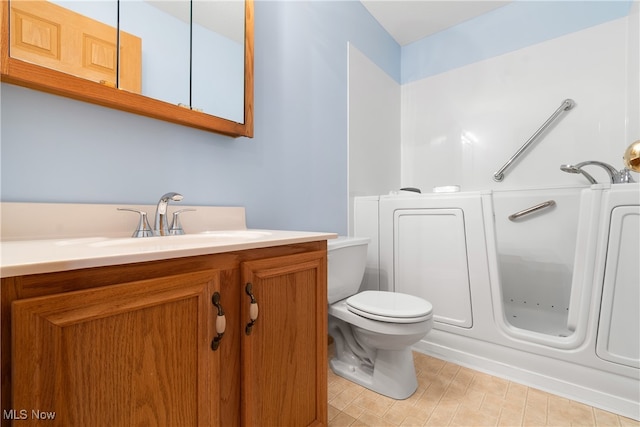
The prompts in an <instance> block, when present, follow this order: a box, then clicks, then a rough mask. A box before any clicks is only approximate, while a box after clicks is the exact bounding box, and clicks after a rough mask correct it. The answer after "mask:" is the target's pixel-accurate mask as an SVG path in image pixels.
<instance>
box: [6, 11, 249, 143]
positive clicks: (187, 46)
mask: <svg viewBox="0 0 640 427" xmlns="http://www.w3.org/2000/svg"><path fill="white" fill-rule="evenodd" d="M1 12H2V17H1V18H2V21H1V22H2V45H1V50H2V51H1V55H2V68H1V72H2V73H1V74H2V81H5V82H8V83H13V84H18V85H22V86H25V87H30V88H33V89H38V90H43V91H47V92H50V93H54V94H57V95H62V96H67V97H71V98H74V99H78V100H82V101H87V102H92V103H96V104H99V105H103V106H107V107H111V108H116V109H120V110H123V111H127V112H132V113H137V114H141V115H145V116H149V117H153V118H157V119H161V120H166V121H171V122H174V123H179V124H183V125H186V126H192V127H196V128H200V129H205V130H209V131H213V132H217V133H221V134H225V135H230V136H247V137H252V136H253V0H245V1H244V2H240V1H238V0H226V1H220V0H213V1H212V0H172V1H166V0H152V1H146V0H126V1H124V0H121V1H119V2H118V1H115V0H114V1H99V2H87V1H77V0H76V1H70V0H51V1H45V0H38V1H34V0H11V1H9V2H2V10H1ZM43 15H44V16H43ZM192 17H193V19H192ZM151 24H153V26H152V25H151ZM87 28H88V29H89V30H87ZM67 38H71V39H72V40H71V41H70V42H69V43H67V45H66V46H65V45H63V41H64V40H66V39H67ZM61 46H64V47H61ZM116 46H119V49H118V48H117V47H116ZM73 49H76V50H77V52H73ZM70 52H71V53H70Z"/></svg>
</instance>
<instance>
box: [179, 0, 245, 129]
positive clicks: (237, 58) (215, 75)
mask: <svg viewBox="0 0 640 427" xmlns="http://www.w3.org/2000/svg"><path fill="white" fill-rule="evenodd" d="M192 8H193V15H192V16H193V21H192V30H193V36H192V48H193V49H192V52H193V53H192V57H191V60H192V74H191V75H192V79H191V99H192V107H193V109H195V110H199V111H204V112H205V113H207V114H213V115H214V116H220V117H226V118H228V119H230V120H233V121H234V122H238V123H244V74H245V70H244V57H245V52H244V35H245V26H244V12H245V11H244V3H243V2H239V1H237V0H235V1H234V0H193V1H192Z"/></svg>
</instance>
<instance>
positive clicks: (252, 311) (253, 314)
mask: <svg viewBox="0 0 640 427" xmlns="http://www.w3.org/2000/svg"><path fill="white" fill-rule="evenodd" d="M244 290H245V292H246V293H247V295H249V298H251V305H250V306H249V320H250V322H249V323H247V326H245V328H244V333H245V334H247V335H251V329H252V328H253V325H254V324H255V323H256V320H257V319H258V302H257V301H256V298H255V297H254V296H253V293H252V290H253V285H252V284H251V283H247V286H245V288H244Z"/></svg>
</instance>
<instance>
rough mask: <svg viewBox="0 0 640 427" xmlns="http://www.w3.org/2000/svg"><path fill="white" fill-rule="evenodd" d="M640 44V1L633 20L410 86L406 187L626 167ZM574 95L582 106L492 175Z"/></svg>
mask: <svg viewBox="0 0 640 427" xmlns="http://www.w3.org/2000/svg"><path fill="white" fill-rule="evenodd" d="M639 46H640V42H639V40H638V13H637V4H636V5H635V6H634V12H632V13H631V14H630V15H629V16H627V17H624V18H620V19H615V20H612V21H609V22H606V23H603V24H600V25H596V26H592V27H589V28H587V29H584V30H581V31H577V32H574V33H571V34H568V35H564V36H561V37H557V38H554V39H551V40H548V41H544V42H541V43H538V44H534V45H532V46H529V47H525V48H522V49H519V50H516V51H513V52H509V53H505V54H502V55H499V56H495V57H492V58H489V59H484V60H482V61H479V62H476V63H472V64H469V65H465V66H462V67H459V68H455V69H453V70H450V71H446V72H443V73H440V74H437V75H434V76H429V77H425V78H422V79H420V80H416V81H413V82H411V83H407V84H404V85H403V86H402V180H401V181H402V185H403V186H417V187H422V188H423V191H424V190H427V191H428V190H430V189H431V188H432V187H434V186H440V185H450V184H458V185H461V187H462V189H463V190H473V189H488V188H495V189H498V188H500V189H502V188H514V187H516V188H520V187H539V186H549V185H550V186H556V185H569V184H574V183H578V184H587V181H586V180H585V179H584V178H583V177H582V176H579V175H570V174H567V173H564V172H561V171H560V170H559V166H560V164H563V163H577V162H581V161H584V160H601V161H604V162H608V163H611V164H612V165H614V166H615V167H616V168H621V167H622V166H623V165H622V161H621V156H622V153H623V152H624V149H625V148H626V146H627V145H628V144H630V143H631V142H632V141H633V140H635V139H639V138H640V134H639V133H638V132H639V131H638V129H639V125H638V121H639V120H640V118H639V117H638V111H639V109H638V103H639V102H640V101H639V96H638V75H639V73H640V71H639V70H640V67H639V66H638V53H637V52H638V49H639ZM403 54H404V53H403ZM565 98H571V99H574V100H575V102H576V107H574V109H572V110H571V111H569V112H568V113H567V114H565V115H564V117H563V118H561V119H560V120H559V121H558V122H557V124H556V125H555V126H553V127H552V128H550V130H549V131H548V132H547V133H545V134H543V136H542V137H541V138H540V139H539V140H538V142H537V143H536V144H535V145H533V146H532V147H531V148H530V149H529V150H527V152H525V153H524V154H523V156H522V157H521V160H520V161H518V162H517V163H515V164H513V165H512V166H511V168H510V169H509V170H508V171H507V172H506V174H505V179H504V181H503V182H502V183H496V182H494V181H493V179H492V176H493V173H494V172H495V171H496V170H497V169H499V168H500V167H501V166H502V165H503V164H504V163H505V162H506V161H507V160H508V159H509V158H510V157H511V156H512V155H513V154H514V153H515V151H516V150H517V149H518V148H519V147H520V146H521V145H522V144H523V143H524V142H525V141H526V140H527V139H528V138H529V137H530V136H531V135H532V134H533V133H534V132H535V131H536V130H537V129H538V128H539V127H540V126H541V125H542V123H543V122H544V121H545V120H546V119H547V118H548V117H549V116H550V115H551V114H552V113H553V112H554V111H555V110H556V109H557V108H558V107H559V106H560V104H561V102H562V101H563V100H564V99H565ZM591 169H593V175H594V177H596V179H599V180H604V179H605V178H606V174H604V172H601V169H599V168H595V167H592V168H590V169H589V172H590V173H591V172H592V170H591ZM636 177H637V175H636Z"/></svg>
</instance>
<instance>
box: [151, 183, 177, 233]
mask: <svg viewBox="0 0 640 427" xmlns="http://www.w3.org/2000/svg"><path fill="white" fill-rule="evenodd" d="M182 198H183V197H182V194H178V193H167V194H165V195H163V196H162V197H161V198H160V201H158V206H157V207H156V220H155V222H154V223H153V234H154V235H155V236H168V235H169V224H168V220H167V206H168V205H169V201H170V200H173V201H174V202H179V201H180V200H182Z"/></svg>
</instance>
